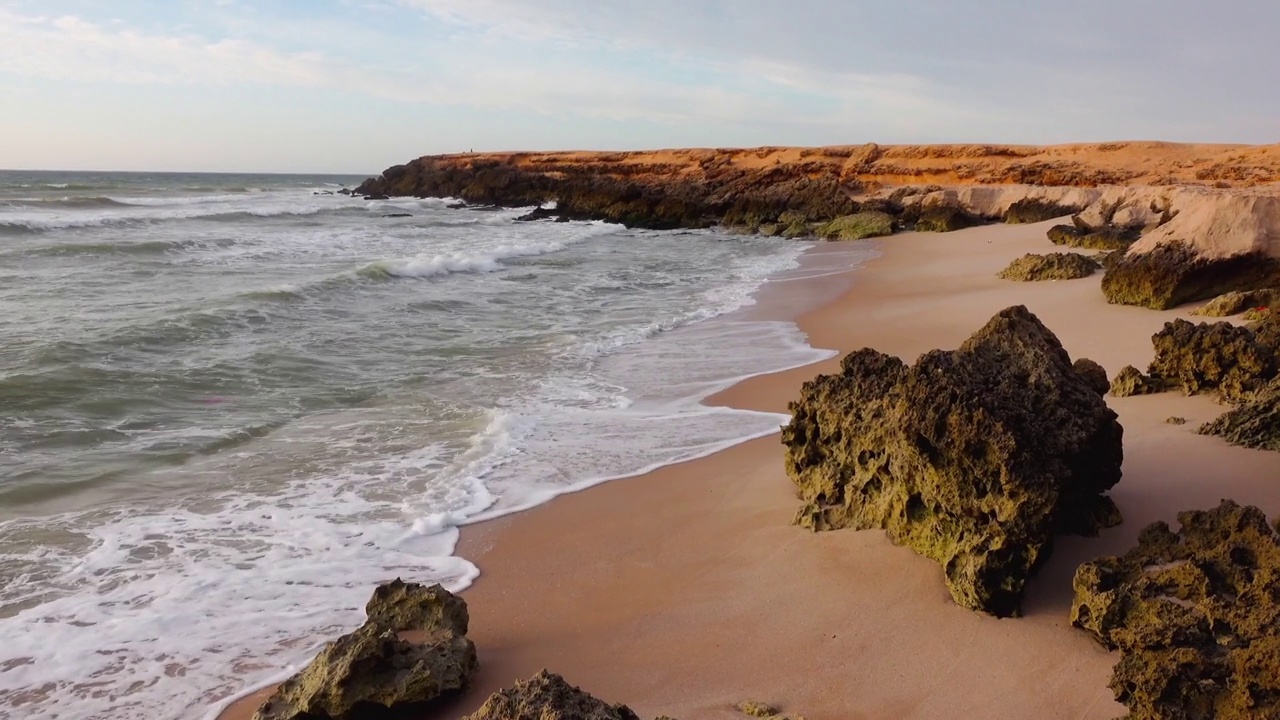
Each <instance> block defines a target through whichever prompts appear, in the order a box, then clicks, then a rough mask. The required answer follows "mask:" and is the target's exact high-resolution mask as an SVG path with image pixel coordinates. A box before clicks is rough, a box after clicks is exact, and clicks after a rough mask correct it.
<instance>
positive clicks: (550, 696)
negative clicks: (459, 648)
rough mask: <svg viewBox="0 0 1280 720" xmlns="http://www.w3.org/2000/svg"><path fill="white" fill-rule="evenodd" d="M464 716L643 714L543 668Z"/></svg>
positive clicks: (515, 719)
mask: <svg viewBox="0 0 1280 720" xmlns="http://www.w3.org/2000/svg"><path fill="white" fill-rule="evenodd" d="M462 720H639V716H637V715H636V714H635V713H634V712H632V710H631V708H629V707H627V706H626V705H610V704H609V703H606V702H604V701H603V700H599V699H597V698H595V697H592V696H591V695H590V694H588V693H586V692H583V691H582V690H581V689H579V688H576V687H574V686H572V685H570V684H569V683H568V682H566V681H565V679H564V678H562V677H560V676H559V675H556V674H554V673H549V672H547V671H546V670H543V671H541V672H539V673H538V674H537V675H534V676H533V678H531V679H529V680H521V681H518V682H517V683H516V684H515V686H513V687H510V688H507V689H505V690H499V691H498V692H496V693H494V694H493V695H491V696H489V699H488V700H486V701H485V703H484V705H483V706H481V708H480V709H479V710H477V711H475V712H474V713H472V714H470V715H468V716H466V717H465V718H462ZM660 720H661V719H660ZM668 720H669V719H668Z"/></svg>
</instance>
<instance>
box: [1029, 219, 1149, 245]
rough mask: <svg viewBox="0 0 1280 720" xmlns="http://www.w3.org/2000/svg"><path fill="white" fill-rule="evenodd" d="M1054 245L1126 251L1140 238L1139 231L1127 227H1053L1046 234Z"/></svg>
mask: <svg viewBox="0 0 1280 720" xmlns="http://www.w3.org/2000/svg"><path fill="white" fill-rule="evenodd" d="M1047 235H1048V236H1049V241H1050V242H1052V243H1053V244H1054V245H1065V246H1066V247H1074V248H1083V249H1086V250H1128V249H1129V246H1130V245H1133V244H1134V243H1135V242H1137V240H1138V238H1139V237H1141V236H1142V233H1141V231H1140V230H1139V229H1136V228H1128V227H1102V228H1097V229H1094V228H1088V227H1080V226H1078V225H1054V226H1053V227H1051V228H1049V231H1048V233H1047Z"/></svg>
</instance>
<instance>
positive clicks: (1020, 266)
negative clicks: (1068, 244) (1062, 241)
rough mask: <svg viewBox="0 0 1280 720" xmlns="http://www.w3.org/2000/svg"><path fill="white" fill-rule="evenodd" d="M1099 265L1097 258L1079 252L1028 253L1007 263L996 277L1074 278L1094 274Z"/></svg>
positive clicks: (1032, 279) (1021, 278)
mask: <svg viewBox="0 0 1280 720" xmlns="http://www.w3.org/2000/svg"><path fill="white" fill-rule="evenodd" d="M1100 267H1102V265H1101V264H1099V263H1098V261H1097V260H1094V259H1093V258H1091V257H1088V256H1087V255H1081V254H1079V253H1049V254H1048V255H1035V254H1031V253H1028V254H1027V255H1023V256H1022V257H1020V258H1018V259H1017V260H1014V261H1013V262H1011V263H1009V266H1008V267H1006V268H1005V269H1004V270H1001V271H1000V272H999V273H998V274H997V277H1001V278H1004V279H1005V280H1017V281H1020V282H1032V281H1039V280H1075V279H1077V278H1082V277H1088V276H1090V275H1092V274H1094V273H1095V272H1097V271H1098V268H1100Z"/></svg>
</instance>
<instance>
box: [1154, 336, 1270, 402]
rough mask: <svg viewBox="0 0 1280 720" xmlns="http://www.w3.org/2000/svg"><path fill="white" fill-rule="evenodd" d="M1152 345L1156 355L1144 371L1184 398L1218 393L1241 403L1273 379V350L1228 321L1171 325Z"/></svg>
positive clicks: (1155, 337) (1155, 338)
mask: <svg viewBox="0 0 1280 720" xmlns="http://www.w3.org/2000/svg"><path fill="white" fill-rule="evenodd" d="M1151 342H1152V344H1153V345H1154V346H1155V353H1156V356H1155V359H1154V360H1152V361H1151V367H1150V368H1148V372H1150V374H1151V375H1152V376H1153V377H1156V378H1161V379H1163V380H1167V381H1171V382H1173V383H1176V384H1177V385H1178V386H1181V387H1182V389H1183V390H1184V391H1185V392H1186V393H1187V394H1188V395H1193V394H1196V393H1202V392H1206V391H1211V390H1217V391H1218V392H1219V393H1220V394H1221V395H1222V397H1223V398H1224V399H1226V400H1230V401H1241V400H1244V399H1246V398H1248V397H1249V396H1250V395H1251V394H1252V393H1253V392H1254V391H1255V390H1258V389H1259V388H1261V387H1262V386H1263V385H1265V384H1266V383H1267V381H1268V380H1270V379H1271V378H1273V377H1275V375H1276V348H1274V347H1268V346H1266V345H1264V344H1262V343H1260V342H1258V338H1257V335H1256V334H1255V333H1254V332H1253V331H1252V330H1250V329H1249V328H1246V327H1240V326H1237V325H1232V324H1231V323H1228V322H1217V323H1199V324H1194V323H1190V322H1187V321H1186V320H1182V319H1178V320H1174V321H1173V322H1169V323H1165V326H1164V328H1163V329H1162V330H1161V331H1160V332H1158V333H1156V334H1155V335H1154V336H1152V338H1151Z"/></svg>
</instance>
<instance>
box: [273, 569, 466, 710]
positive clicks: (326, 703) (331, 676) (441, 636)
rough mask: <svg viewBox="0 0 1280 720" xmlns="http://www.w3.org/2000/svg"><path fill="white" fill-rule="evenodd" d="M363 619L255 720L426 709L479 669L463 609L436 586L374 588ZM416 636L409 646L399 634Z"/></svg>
mask: <svg viewBox="0 0 1280 720" xmlns="http://www.w3.org/2000/svg"><path fill="white" fill-rule="evenodd" d="M367 610H368V613H369V619H368V621H367V622H366V623H365V624H364V625H363V626H362V627H361V628H360V629H358V630H356V631H355V632H352V633H349V634H347V635H343V636H342V637H340V638H338V639H337V640H335V641H333V642H331V643H329V644H328V645H326V646H325V647H324V649H323V650H321V651H320V654H319V655H317V656H316V658H315V659H314V660H312V661H311V663H310V664H308V665H307V667H306V668H304V669H303V670H302V672H300V673H298V674H297V675H295V676H293V677H292V678H289V679H288V680H286V681H284V682H283V683H281V685H280V687H279V688H277V690H276V692H275V693H273V694H272V695H271V697H270V698H269V699H268V700H267V701H266V702H265V703H263V705H262V706H261V707H260V708H259V709H258V711H257V713H256V714H255V715H254V719H255V720H326V719H331V720H376V719H377V718H382V717H392V716H393V715H392V713H397V714H399V713H403V712H405V711H409V710H416V709H425V708H428V707H430V706H431V704H432V703H434V702H435V701H437V700H440V699H442V698H446V697H449V696H451V695H454V694H456V693H459V692H461V691H463V690H465V689H466V688H467V687H469V686H470V683H471V679H472V677H473V676H474V675H475V672H476V669H477V667H478V664H477V661H476V649H475V645H473V644H472V642H471V641H470V640H468V639H467V637H466V632H467V624H468V618H467V606H466V603H465V602H464V601H463V600H462V599H461V598H459V597H456V596H454V595H453V594H452V593H449V592H448V591H447V590H445V589H444V588H442V587H440V586H439V585H436V586H432V587H424V586H422V585H415V584H410V583H404V582H401V581H400V580H399V579H397V580H396V581H394V582H392V583H388V584H386V585H383V586H381V587H379V588H378V589H377V590H376V591H375V592H374V595H373V598H372V599H371V600H370V601H369V604H368V607H367ZM408 630H412V631H416V632H419V633H422V635H423V639H422V641H421V642H408V641H406V640H402V639H400V637H399V634H398V633H399V632H401V631H408Z"/></svg>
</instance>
